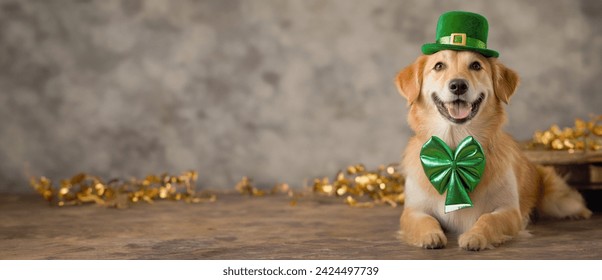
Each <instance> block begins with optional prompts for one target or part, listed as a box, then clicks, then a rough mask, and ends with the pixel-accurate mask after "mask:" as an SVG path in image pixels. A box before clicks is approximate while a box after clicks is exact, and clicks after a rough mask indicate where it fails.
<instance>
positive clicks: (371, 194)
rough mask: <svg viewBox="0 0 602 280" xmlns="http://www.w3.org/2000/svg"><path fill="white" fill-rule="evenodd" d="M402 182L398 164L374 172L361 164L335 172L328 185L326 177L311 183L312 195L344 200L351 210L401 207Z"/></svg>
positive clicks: (403, 197) (402, 178)
mask: <svg viewBox="0 0 602 280" xmlns="http://www.w3.org/2000/svg"><path fill="white" fill-rule="evenodd" d="M404 183H405V179H404V177H403V176H402V175H401V173H400V172H399V164H389V165H387V166H385V165H381V166H379V167H378V168H377V169H376V170H366V167H365V166H364V165H363V164H357V165H352V166H349V167H347V170H346V171H339V172H338V173H337V174H336V176H335V178H334V179H333V181H332V182H331V181H330V180H329V179H328V178H327V177H324V178H321V179H320V178H316V179H314V181H313V187H312V189H313V191H314V193H318V194H323V195H327V196H337V197H344V198H345V203H347V204H348V205H350V206H353V207H373V206H374V205H375V204H388V205H390V206H393V207H396V206H397V205H400V204H403V202H404V199H405V196H404V193H403V190H404Z"/></svg>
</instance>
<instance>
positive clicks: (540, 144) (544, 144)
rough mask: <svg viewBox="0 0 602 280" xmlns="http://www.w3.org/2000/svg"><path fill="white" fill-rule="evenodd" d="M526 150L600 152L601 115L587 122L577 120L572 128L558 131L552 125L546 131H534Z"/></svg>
mask: <svg viewBox="0 0 602 280" xmlns="http://www.w3.org/2000/svg"><path fill="white" fill-rule="evenodd" d="M528 148H531V149H537V148H544V149H549V150H566V151H569V152H571V153H573V152H575V151H598V150H602V115H599V116H593V115H592V116H591V117H590V120H589V121H585V120H583V119H579V118H577V119H575V125H574V126H573V127H565V128H563V129H560V127H559V126H558V125H556V124H554V125H552V126H550V128H549V129H548V130H545V131H536V132H535V134H534V135H533V140H532V141H531V142H530V143H529V145H528Z"/></svg>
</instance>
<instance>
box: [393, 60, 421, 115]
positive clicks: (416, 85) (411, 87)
mask: <svg viewBox="0 0 602 280" xmlns="http://www.w3.org/2000/svg"><path fill="white" fill-rule="evenodd" d="M425 63H426V56H424V55H422V56H420V57H419V58H418V59H416V61H414V63H412V64H411V65H410V66H408V67H406V68H405V69H403V70H401V71H400V72H399V73H398V74H397V77H395V85H397V90H399V93H400V94H401V95H402V96H403V97H405V98H406V99H407V100H408V103H409V104H410V105H411V104H412V103H414V101H416V99H417V98H418V95H420V89H421V87H422V72H423V70H424V64H425Z"/></svg>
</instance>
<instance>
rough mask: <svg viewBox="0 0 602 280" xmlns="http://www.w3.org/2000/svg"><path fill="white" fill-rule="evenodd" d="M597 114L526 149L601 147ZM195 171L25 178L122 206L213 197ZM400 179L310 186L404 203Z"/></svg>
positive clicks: (382, 169)
mask: <svg viewBox="0 0 602 280" xmlns="http://www.w3.org/2000/svg"><path fill="white" fill-rule="evenodd" d="M601 136H602V115H599V116H592V117H591V119H590V120H589V121H587V122H586V121H584V120H582V119H576V120H575V126H574V127H567V128H564V129H560V128H559V127H558V125H552V126H551V127H550V128H549V129H548V130H545V131H537V132H535V134H534V136H533V139H532V140H531V142H529V143H528V145H527V148H528V149H545V150H567V151H568V152H571V153H573V152H575V151H583V152H586V151H588V150H589V151H598V150H602V139H601ZM197 179H198V174H197V172H195V171H187V172H184V173H182V174H181V175H179V176H174V175H168V174H162V175H148V176H147V177H145V178H144V179H137V178H132V179H131V180H129V181H122V180H117V179H113V180H110V181H108V182H106V183H105V182H104V181H103V180H102V179H101V178H99V177H97V176H92V175H88V174H85V173H80V174H77V175H75V176H73V177H72V178H70V179H66V180H61V181H60V182H59V184H58V186H57V187H55V186H54V185H53V183H52V181H51V180H50V179H48V178H46V177H40V178H38V179H36V178H32V179H31V180H30V184H31V186H32V187H33V188H34V189H35V190H36V191H37V192H38V193H39V194H40V195H41V196H42V197H43V198H44V199H46V200H47V201H49V202H51V203H56V205H58V206H67V205H80V204H85V203H96V204H99V205H104V206H108V207H116V208H127V207H128V206H129V205H130V204H131V203H136V202H139V201H146V202H148V203H152V202H153V201H154V200H172V201H185V202H189V203H198V202H204V201H208V202H213V201H215V200H216V199H217V197H216V196H215V195H213V194H208V193H197V192H196V190H195V186H194V184H195V182H196V181H197ZM404 182H405V179H404V177H403V176H402V175H401V173H400V171H399V165H398V164H390V165H387V166H384V165H381V166H379V167H378V168H377V169H376V170H366V168H365V166H364V165H362V164H356V165H351V166H349V167H347V169H346V170H345V171H339V172H338V173H337V174H336V175H335V176H334V179H333V180H332V182H331V181H330V179H329V178H328V177H324V178H315V179H313V183H312V186H311V192H312V193H314V194H318V195H324V196H331V197H344V201H345V203H347V204H348V205H350V206H353V207H373V206H374V205H377V204H387V205H390V206H393V207H395V206H397V205H400V204H403V203H404V198H405V197H404V193H403V192H404ZM234 188H235V189H236V190H237V191H238V192H239V193H241V194H244V195H250V196H254V197H259V196H264V195H274V194H281V193H284V194H286V195H288V197H290V198H291V202H290V204H291V205H292V206H294V205H296V204H297V200H298V199H299V198H300V197H302V196H303V195H304V193H303V191H302V192H295V191H294V190H293V189H292V188H291V187H290V186H289V185H288V184H286V183H280V184H276V185H275V186H274V187H273V188H272V189H271V190H270V191H267V190H262V189H260V188H257V187H255V186H254V185H253V183H252V180H251V179H250V178H249V177H246V176H245V177H243V178H242V179H241V180H240V181H239V182H238V183H237V184H236V186H235V187H234Z"/></svg>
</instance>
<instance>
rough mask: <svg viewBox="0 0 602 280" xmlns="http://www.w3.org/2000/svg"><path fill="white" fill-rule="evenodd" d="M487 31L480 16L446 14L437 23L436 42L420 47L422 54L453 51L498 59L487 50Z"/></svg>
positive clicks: (495, 54) (497, 54) (455, 13)
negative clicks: (470, 52) (468, 52)
mask: <svg viewBox="0 0 602 280" xmlns="http://www.w3.org/2000/svg"><path fill="white" fill-rule="evenodd" d="M488 31H489V24H488V23H487V19H486V18H485V17H483V16H482V15H479V14H475V13H469V12H462V11H451V12H447V13H444V14H442V15H441V16H440V17H439V21H438V22H437V41H436V42H435V43H431V44H424V45H422V53H423V54H433V53H436V52H438V51H441V50H455V51H473V52H478V53H480V54H482V55H484V56H486V57H498V56H499V55H500V54H499V53H498V52H496V51H494V50H490V49H488V48H487V32H488Z"/></svg>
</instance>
